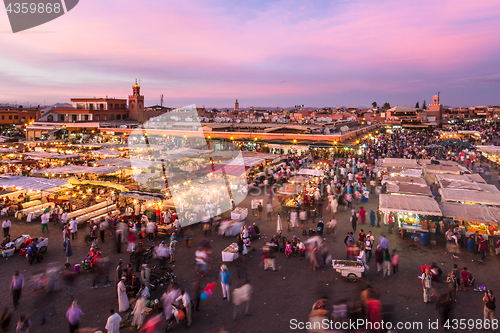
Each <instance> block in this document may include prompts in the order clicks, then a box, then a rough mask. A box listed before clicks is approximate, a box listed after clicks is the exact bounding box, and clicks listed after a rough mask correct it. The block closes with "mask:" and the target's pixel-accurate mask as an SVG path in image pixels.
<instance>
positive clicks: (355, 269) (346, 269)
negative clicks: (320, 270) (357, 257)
mask: <svg viewBox="0 0 500 333" xmlns="http://www.w3.org/2000/svg"><path fill="white" fill-rule="evenodd" d="M332 266H333V269H335V270H336V271H337V273H340V274H341V275H342V276H343V277H345V278H347V280H348V281H349V282H356V280H357V279H358V278H361V277H362V276H363V272H364V271H365V266H364V265H363V263H362V262H360V261H353V260H332Z"/></svg>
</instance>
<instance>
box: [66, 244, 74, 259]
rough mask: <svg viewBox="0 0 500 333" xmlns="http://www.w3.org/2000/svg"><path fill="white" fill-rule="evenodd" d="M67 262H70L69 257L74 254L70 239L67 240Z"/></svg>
mask: <svg viewBox="0 0 500 333" xmlns="http://www.w3.org/2000/svg"><path fill="white" fill-rule="evenodd" d="M65 255H66V263H68V262H69V257H71V256H72V255H73V250H71V241H70V240H69V239H68V240H66V253H65Z"/></svg>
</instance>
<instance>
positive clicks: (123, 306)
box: [117, 276, 130, 312]
mask: <svg viewBox="0 0 500 333" xmlns="http://www.w3.org/2000/svg"><path fill="white" fill-rule="evenodd" d="M117 288H118V312H124V311H127V310H128V308H129V306H130V304H129V302H128V297H127V288H126V287H125V277H124V276H123V277H122V279H121V281H120V282H119V283H118V287H117Z"/></svg>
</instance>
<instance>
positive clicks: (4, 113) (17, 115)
mask: <svg viewBox="0 0 500 333" xmlns="http://www.w3.org/2000/svg"><path fill="white" fill-rule="evenodd" d="M40 110H41V109H40V107H35V108H23V107H22V106H21V107H17V108H15V107H5V106H4V107H0V125H24V124H29V123H31V122H33V121H35V120H36V119H38V118H39V117H40V114H41V113H40Z"/></svg>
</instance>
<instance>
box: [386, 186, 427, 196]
mask: <svg viewBox="0 0 500 333" xmlns="http://www.w3.org/2000/svg"><path fill="white" fill-rule="evenodd" d="M387 192H388V193H400V194H413V195H426V196H429V197H432V192H431V189H430V188H429V186H419V185H408V184H388V185H387Z"/></svg>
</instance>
